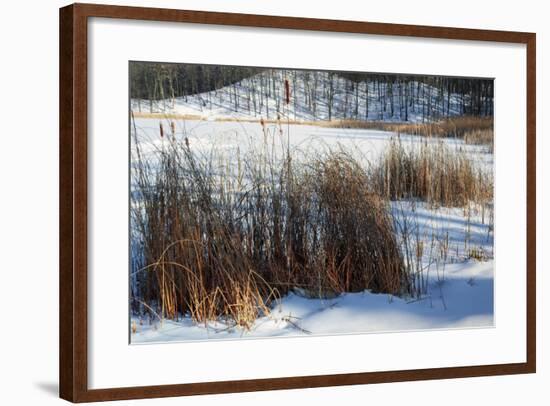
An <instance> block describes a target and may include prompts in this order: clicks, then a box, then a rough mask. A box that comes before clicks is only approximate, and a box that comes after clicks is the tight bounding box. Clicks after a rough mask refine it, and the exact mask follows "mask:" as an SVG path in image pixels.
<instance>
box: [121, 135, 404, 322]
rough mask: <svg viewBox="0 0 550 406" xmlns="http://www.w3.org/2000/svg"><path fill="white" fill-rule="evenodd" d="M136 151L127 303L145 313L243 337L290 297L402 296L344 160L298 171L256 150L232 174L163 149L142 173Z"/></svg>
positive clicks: (358, 180)
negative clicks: (220, 325)
mask: <svg viewBox="0 0 550 406" xmlns="http://www.w3.org/2000/svg"><path fill="white" fill-rule="evenodd" d="M165 138H166V137H165ZM268 145H269V143H268V142H266V145H265V147H266V148H267V147H268ZM135 148H136V153H135V154H134V158H133V169H132V182H133V184H134V187H133V195H134V204H133V211H132V217H131V223H132V232H133V234H134V240H135V242H134V244H135V248H133V251H134V252H135V253H136V255H137V256H138V260H135V261H134V263H135V265H134V267H135V270H134V275H135V277H136V279H137V286H138V288H137V290H136V292H134V291H132V294H133V295H134V299H135V300H136V301H138V299H137V298H139V301H140V302H142V303H146V304H147V306H141V307H140V306H138V308H141V309H142V311H145V312H149V311H151V309H154V312H155V314H159V315H160V317H161V318H162V317H167V318H171V319H177V318H178V317H180V316H182V315H188V316H190V317H191V318H192V319H193V320H195V321H197V322H201V323H206V322H208V321H213V320H220V319H224V320H226V321H229V322H230V323H233V324H234V325H237V326H241V327H243V328H250V327H251V325H252V324H253V322H254V321H255V320H256V319H257V318H258V317H260V316H262V315H267V314H269V312H270V310H271V307H272V304H273V302H274V301H277V300H278V299H279V297H280V296H281V295H283V294H285V293H287V292H289V291H296V292H300V293H302V294H306V295H308V296H310V297H327V296H333V295H337V294H339V293H342V292H357V291H363V290H365V289H369V290H372V291H375V292H385V293H390V294H396V295H399V294H403V293H408V292H409V277H408V275H407V274H406V272H405V267H404V266H403V259H402V256H401V253H400V249H399V245H398V243H397V241H396V237H395V232H394V230H393V223H392V219H391V215H390V212H389V210H388V207H387V202H386V201H385V200H384V199H382V198H381V197H380V196H379V195H377V194H376V189H375V188H373V187H372V184H371V181H370V177H369V175H368V173H367V172H366V171H365V170H364V169H363V168H361V166H360V165H359V164H358V163H357V162H356V161H354V160H353V158H351V157H350V156H347V155H345V154H328V155H326V156H318V157H314V158H313V159H311V160H310V161H309V162H307V163H305V164H304V163H301V164H296V163H294V162H293V160H292V157H291V155H290V154H289V153H288V152H287V153H286V158H285V159H282V160H277V159H273V158H271V156H272V155H270V153H269V151H264V152H261V151H260V152H255V153H254V154H253V155H252V156H249V157H247V159H246V160H244V159H241V158H237V160H236V162H232V164H233V167H232V168H230V167H229V166H230V165H229V163H222V164H221V165H217V164H216V161H215V159H213V158H208V159H207V158H205V157H202V156H199V155H197V154H195V153H193V152H192V150H191V147H190V146H189V143H188V142H187V141H185V142H183V143H178V142H176V141H175V140H173V139H172V138H171V139H170V140H166V143H165V144H164V145H163V149H162V150H161V151H159V164H158V165H159V166H158V167H156V168H151V167H150V166H149V162H148V161H147V159H144V158H143V156H142V155H141V152H140V146H139V143H138V142H137V140H136V141H135Z"/></svg>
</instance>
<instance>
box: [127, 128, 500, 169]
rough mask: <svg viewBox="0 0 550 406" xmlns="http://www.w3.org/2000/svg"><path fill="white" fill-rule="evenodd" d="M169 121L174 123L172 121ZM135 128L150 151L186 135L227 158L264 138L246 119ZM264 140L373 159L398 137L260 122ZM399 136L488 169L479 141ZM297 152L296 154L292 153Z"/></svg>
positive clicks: (489, 159) (197, 146) (489, 158)
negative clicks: (449, 151) (439, 147)
mask: <svg viewBox="0 0 550 406" xmlns="http://www.w3.org/2000/svg"><path fill="white" fill-rule="evenodd" d="M172 123H173V124H172ZM160 124H162V126H163V131H164V132H165V133H166V134H168V135H167V136H166V137H162V138H161V137H160V129H159V127H160ZM134 125H135V129H136V132H137V135H138V140H139V142H140V144H141V145H140V147H141V148H142V150H143V151H144V152H146V153H147V152H149V153H154V152H155V151H160V150H161V149H162V145H163V143H166V142H168V141H167V138H168V137H172V136H173V137H174V138H175V139H176V140H177V141H179V142H182V141H183V139H184V138H187V139H188V141H189V145H190V147H191V149H192V150H193V151H195V152H199V153H201V154H204V155H209V154H210V153H211V152H212V150H216V151H217V152H221V154H223V155H226V156H230V155H232V156H235V155H234V154H236V153H237V151H238V153H242V154H245V153H246V152H247V151H249V150H251V149H254V148H256V149H257V148H259V146H260V145H261V143H262V142H263V140H264V133H263V131H264V130H263V128H262V125H261V124H260V123H259V122H246V121H209V120H186V119H170V118H135V120H132V126H134ZM172 125H173V126H174V129H175V134H173V135H172V134H171V126H172ZM265 129H266V133H267V135H268V140H269V141H270V143H271V141H272V140H274V141H275V143H274V145H275V148H276V149H277V150H278V151H279V153H280V152H281V151H282V149H283V146H286V143H287V142H289V143H290V147H291V150H293V152H294V155H298V156H299V155H300V154H299V152H300V151H307V152H308V153H310V154H311V153H312V152H328V151H330V150H337V149H339V148H340V147H344V148H345V149H346V150H349V151H352V152H354V154H355V155H356V158H361V159H362V160H363V159H368V160H369V161H371V162H374V161H375V160H377V159H378V158H379V157H380V155H381V154H382V152H383V151H384V150H385V149H386V147H387V146H388V144H389V142H390V141H391V140H392V139H394V140H395V139H397V137H398V135H397V134H395V133H392V132H388V131H379V130H372V129H351V128H329V127H323V126H319V125H306V124H287V123H285V122H284V121H282V122H281V123H270V124H265ZM399 140H400V142H401V144H402V145H403V147H404V148H406V149H409V150H410V149H413V148H419V147H420V145H422V143H426V142H428V143H431V144H437V143H444V144H445V145H446V146H447V148H450V149H453V150H455V151H460V152H462V151H464V152H465V153H467V154H468V155H469V157H470V158H471V159H472V161H473V162H474V163H476V164H479V165H482V166H483V167H484V168H487V169H488V170H492V166H493V155H492V154H488V153H487V152H486V147H485V146H483V145H472V144H466V143H464V141H463V140H461V139H450V138H447V139H441V138H431V139H426V138H425V137H421V136H415V135H407V134H400V135H399ZM296 153H298V154H296Z"/></svg>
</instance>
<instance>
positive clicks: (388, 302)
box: [131, 118, 494, 343]
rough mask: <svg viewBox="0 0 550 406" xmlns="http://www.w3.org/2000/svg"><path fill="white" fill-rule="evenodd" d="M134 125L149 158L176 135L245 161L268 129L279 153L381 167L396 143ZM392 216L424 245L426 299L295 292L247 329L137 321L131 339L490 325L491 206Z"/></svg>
mask: <svg viewBox="0 0 550 406" xmlns="http://www.w3.org/2000/svg"><path fill="white" fill-rule="evenodd" d="M161 123H162V127H163V134H164V136H163V137H161V136H160V126H161ZM134 124H135V127H133V128H134V129H135V132H136V133H137V138H138V140H139V142H140V145H141V148H142V150H143V151H144V152H146V153H148V154H150V157H151V158H152V159H154V155H155V152H156V151H159V150H162V148H163V147H164V146H163V145H164V143H167V142H169V139H170V137H173V138H174V139H176V140H178V141H182V140H183V139H184V138H187V139H188V140H189V144H190V147H191V149H192V150H193V151H195V152H198V153H202V154H205V155H208V154H209V153H211V151H213V150H216V151H218V153H220V154H222V155H225V156H233V157H234V156H235V154H242V155H243V156H244V155H245V154H246V151H247V150H250V149H251V148H257V146H258V145H259V144H261V143H262V142H263V140H264V136H265V133H264V131H266V133H267V135H268V137H271V138H270V139H272V140H276V141H277V142H276V143H275V144H277V143H278V144H277V145H280V148H282V145H284V144H285V143H286V142H289V143H290V146H291V149H292V150H293V151H295V152H296V151H307V153H311V152H312V151H317V152H323V151H328V150H334V149H337V148H339V146H345V148H346V149H347V150H348V151H349V150H351V151H352V152H353V153H354V154H357V156H358V157H359V158H361V159H368V160H369V161H375V160H376V159H378V157H379V156H380V154H381V153H382V152H383V151H384V149H385V148H386V147H387V145H388V144H389V142H390V141H391V140H392V139H395V138H396V137H397V135H396V134H394V133H389V132H383V131H374V130H364V129H339V128H326V127H322V126H317V125H298V124H290V125H286V124H284V123H282V124H277V123H275V124H272V123H270V124H266V126H265V129H264V128H262V126H261V124H260V123H258V122H239V121H216V120H184V119H170V118H164V119H163V118H136V119H135V121H133V122H132V125H133V126H134ZM172 131H173V133H172ZM400 139H401V142H402V144H403V145H404V146H405V147H406V148H416V147H418V146H419V145H421V143H425V142H444V143H445V145H446V147H447V148H449V149H451V150H454V151H457V152H459V151H460V152H466V153H467V154H468V156H469V157H470V158H471V159H472V160H473V161H474V162H476V164H478V165H480V166H481V167H482V168H484V169H486V170H492V166H493V155H492V154H489V153H487V152H486V150H485V148H484V147H483V146H475V145H466V144H464V143H463V141H461V140H451V139H444V140H441V139H437V140H426V139H425V138H422V137H417V136H408V135H400ZM392 211H393V214H394V217H395V219H396V221H397V222H401V224H402V222H407V230H408V234H407V235H404V234H403V232H402V230H401V229H400V228H399V227H397V229H398V236H399V239H400V243H401V244H402V245H405V244H406V243H407V242H406V241H405V240H406V239H408V240H409V242H408V243H409V245H410V249H412V250H416V247H417V245H418V244H422V245H423V255H422V259H421V260H420V263H419V265H418V266H419V267H421V268H422V275H423V277H424V278H425V280H426V286H427V292H426V294H425V295H423V296H422V298H421V299H414V300H413V299H410V298H406V297H404V298H399V297H392V296H390V295H387V294H374V293H371V292H368V291H364V292H360V293H347V294H343V295H340V296H338V297H335V298H331V299H311V298H305V297H303V296H301V295H300V294H299V292H295V293H290V294H289V295H287V296H285V297H283V298H281V300H280V301H279V302H278V303H276V304H275V305H274V306H273V309H272V312H271V313H270V314H269V315H266V316H264V317H261V318H259V319H258V320H257V321H256V323H255V324H254V325H253V326H252V328H251V329H250V330H243V329H241V328H235V327H233V326H231V325H230V324H225V323H224V322H221V321H218V322H212V323H208V324H207V325H204V324H200V325H199V324H195V323H193V322H192V320H190V319H189V318H188V317H182V318H181V319H180V320H179V321H173V320H163V321H160V320H158V319H155V318H154V317H153V318H145V317H143V316H142V317H141V318H140V317H138V316H133V317H132V321H131V324H132V329H135V332H133V333H132V334H131V342H132V343H151V342H166V341H186V340H204V339H232V338H241V337H242V338H255V337H281V336H294V335H309V334H347V333H367V332H385V331H406V330H422V329H449V328H473V327H491V326H492V325H493V280H494V275H493V259H492V258H493V232H492V225H491V224H492V218H491V216H492V207H485V208H480V207H472V208H471V210H465V209H462V208H443V207H442V208H433V207H428V206H427V205H425V204H424V203H421V202H414V201H401V202H393V203H392ZM442 247H444V249H443V248H442Z"/></svg>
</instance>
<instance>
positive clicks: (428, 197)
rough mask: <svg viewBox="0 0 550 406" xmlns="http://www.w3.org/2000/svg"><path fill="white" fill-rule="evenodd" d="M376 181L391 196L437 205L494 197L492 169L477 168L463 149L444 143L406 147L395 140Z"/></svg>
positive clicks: (375, 173) (479, 201)
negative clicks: (450, 146)
mask: <svg viewBox="0 0 550 406" xmlns="http://www.w3.org/2000/svg"><path fill="white" fill-rule="evenodd" d="M373 179H374V183H375V184H376V185H377V187H378V191H379V193H380V194H381V195H382V196H386V197H387V198H388V199H391V200H399V199H408V198H417V199H420V200H423V201H426V202H428V203H430V204H432V205H435V206H440V205H441V206H448V207H453V206H454V207H465V206H466V205H468V204H469V203H470V202H473V203H477V204H480V205H485V204H487V203H488V202H491V201H492V199H493V179H492V175H491V174H490V173H487V172H486V171H483V170H482V169H481V168H476V167H475V166H474V164H473V162H472V161H471V160H470V159H469V158H468V157H467V156H466V153H465V152H463V151H460V150H457V151H451V150H449V148H448V147H447V146H446V145H445V144H443V143H427V142H425V143H422V144H421V146H420V148H412V149H406V148H405V147H404V146H403V145H402V144H401V142H400V141H399V139H397V140H395V139H394V140H392V142H391V143H390V145H389V147H388V149H387V150H386V152H385V154H384V155H383V156H382V159H381V160H380V162H379V163H378V165H377V167H376V168H375V169H374V170H373Z"/></svg>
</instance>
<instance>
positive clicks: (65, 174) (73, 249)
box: [59, 4, 536, 402]
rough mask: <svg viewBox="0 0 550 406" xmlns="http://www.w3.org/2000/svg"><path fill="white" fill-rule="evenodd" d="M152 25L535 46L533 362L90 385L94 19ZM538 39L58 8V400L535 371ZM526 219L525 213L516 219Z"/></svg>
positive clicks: (529, 270) (530, 123)
mask: <svg viewBox="0 0 550 406" xmlns="http://www.w3.org/2000/svg"><path fill="white" fill-rule="evenodd" d="M91 17H102V18H110V19H127V20H147V21H163V22H173V23H176V22H182V23H196V24H215V25H225V26H237V27H259V28H265V27H269V28H281V29H293V30H312V31H326V32H329V33H330V32H338V33H359V34H361V33H364V34H371V35H385V36H406V37H416V38H437V39H452V40H465V41H490V42H501V43H514V44H525V45H526V47H527V59H526V61H525V63H526V69H527V70H526V71H527V86H526V88H527V98H526V100H525V108H526V114H527V116H526V117H527V120H526V121H527V129H526V134H527V167H526V173H527V195H526V202H527V211H526V213H522V215H523V216H526V224H527V247H526V249H527V263H526V264H525V270H526V281H527V284H526V286H527V292H526V294H527V304H526V308H527V315H526V321H527V328H526V331H525V334H526V344H527V345H526V348H525V351H526V362H524V363H514V364H497V365H478V366H466V367H446V368H430V369H416V370H399V371H382V372H366V373H346V374H337V375H316V376H305V377H280V378H273V379H251V380H242V381H221V382H197V383H186V384H176V385H162V386H140V387H125V388H109V389H89V387H88V372H87V370H88V325H87V317H88V302H87V300H88V293H87V291H88V267H87V263H88V246H87V241H88V237H87V232H88V228H87V227H88V226H87V224H88V217H87V213H88V189H87V185H88V169H87V168H88V163H89V161H88V159H89V157H88V147H87V145H88V144H87V142H88V135H87V134H88V129H87V126H88V111H87V109H88V83H87V78H88V76H87V75H88V72H87V69H88V68H87V66H88V54H87V52H88V51H87V46H88V32H87V27H88V19H89V18H91ZM535 44H536V36H535V34H534V33H524V32H507V31H489V30H477V29H462V28H448V27H428V26H414V25H400V24H385V23H368V22H357V21H337V20H321V19H308V18H295V17H276V16H264V15H246V14H231V13H215V12H202V11H183V10H170V9H155V8H138V7H120V6H108V5H95V4H94V5H92V4H73V5H69V6H67V7H63V8H61V9H60V104H59V107H60V161H59V162H60V164H59V165H60V167H59V170H60V172H59V180H60V195H59V203H60V206H59V214H60V223H59V224H60V252H59V255H60V276H59V283H60V285H59V287H60V313H59V317H60V332H59V333H60V344H59V351H60V358H59V365H60V375H59V380H60V396H61V398H63V399H66V400H69V401H72V402H90V401H107V400H118V399H141V398H153V397H168V396H184V395H198V394H216V393H230V392H245V391H260V390H276V389H295V388H312V387H323V386H339V385H355V384H369V383H382V382H397V381H414V380H426V379H448V378H462V377H479V376H489V375H504V374H524V373H534V372H535V371H536V173H535V168H536V160H535V157H536V146H535V144H536V141H535V140H536V93H535V92H536V82H535V80H536V79H535V78H536V68H535V61H536V45H535ZM518 215H519V213H518Z"/></svg>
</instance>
